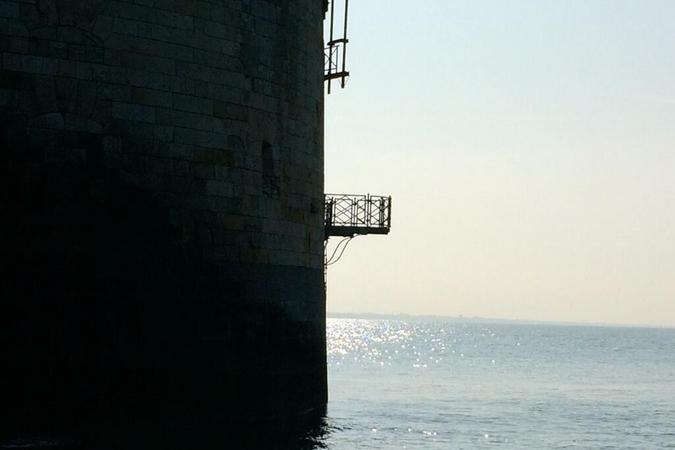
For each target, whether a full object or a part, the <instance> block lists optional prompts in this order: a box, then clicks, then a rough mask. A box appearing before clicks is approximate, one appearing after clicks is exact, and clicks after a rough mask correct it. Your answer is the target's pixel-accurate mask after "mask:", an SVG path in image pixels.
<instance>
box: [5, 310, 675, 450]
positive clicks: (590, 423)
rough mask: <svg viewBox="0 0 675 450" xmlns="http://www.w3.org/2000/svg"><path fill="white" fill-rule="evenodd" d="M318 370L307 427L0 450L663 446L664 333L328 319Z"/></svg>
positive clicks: (670, 420)
mask: <svg viewBox="0 0 675 450" xmlns="http://www.w3.org/2000/svg"><path fill="white" fill-rule="evenodd" d="M328 366H329V384H330V402H329V405H328V412H327V415H326V416H325V417H319V418H316V419H312V420H310V421H308V422H307V423H300V424H297V425H294V426H288V425H287V424H286V425H281V426H280V427H276V428H272V427H271V426H267V425H262V424H261V425H259V426H257V427H255V428H254V429H251V430H242V429H236V430H229V431H228V430H221V429H220V428H221V427H216V428H215V429H213V428H211V429H209V430H208V431H205V430H202V429H200V427H194V429H193V428H191V426H188V427H187V430H186V429H185V428H186V427H185V426H183V427H176V428H182V429H183V430H174V429H173V428H174V426H173V425H172V426H166V427H164V428H163V429H161V430H159V431H158V430H157V429H154V428H153V429H150V428H148V429H147V430H146V428H145V427H144V426H141V427H140V428H136V429H132V431H126V432H122V431H120V430H116V429H114V428H113V430H112V431H107V432H105V433H99V432H98V431H96V430H94V431H91V430H88V431H87V430H83V431H86V432H85V433H84V434H85V435H88V437H87V438H78V439H79V440H69V439H49V438H42V437H36V436H25V437H21V438H20V439H14V440H10V441H0V450H2V449H13V450H14V449H21V448H23V449H32V450H47V449H49V450H62V449H64V450H71V449H76V450H155V449H158V450H185V449H194V450H229V449H233V450H244V449H246V450H249V449H250V450H258V449H261V450H263V449H264V450H318V449H330V450H354V449H404V448H407V449H488V448H489V449H493V448H499V449H549V448H551V449H566V448H579V449H629V448H632V449H661V448H673V449H675V330H672V329H671V330H668V329H640V328H608V327H571V326H542V325H507V324H476V323H468V322H465V323H462V322H456V321H423V320H418V321H413V320H411V321H396V320H352V319H329V320H328ZM176 425H180V424H176Z"/></svg>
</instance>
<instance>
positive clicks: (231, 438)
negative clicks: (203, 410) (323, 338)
mask: <svg viewBox="0 0 675 450" xmlns="http://www.w3.org/2000/svg"><path fill="white" fill-rule="evenodd" d="M328 433H329V429H328V426H327V423H326V417H325V414H314V415H308V416H303V417H299V418H298V417H295V418H292V419H288V420H283V421H279V420H277V421H264V422H258V423H239V424H228V425H223V424H204V423H203V422H199V423H198V422H197V421H193V420H185V419H184V418H181V419H180V421H176V420H166V421H164V422H162V423H142V422H140V421H139V422H137V423H135V424H106V425H86V426H84V427H83V428H82V429H80V430H78V431H75V432H69V433H60V434H52V435H39V434H34V435H23V436H17V435H12V434H5V435H3V436H2V437H1V438H0V450H20V449H31V450H179V449H180V450H224V449H228V450H229V449H233V450H234V449H237V450H238V449H243V450H254V449H261V450H263V449H264V450H315V449H317V450H318V449H325V448H327V446H326V444H325V440H326V438H327V436H328Z"/></svg>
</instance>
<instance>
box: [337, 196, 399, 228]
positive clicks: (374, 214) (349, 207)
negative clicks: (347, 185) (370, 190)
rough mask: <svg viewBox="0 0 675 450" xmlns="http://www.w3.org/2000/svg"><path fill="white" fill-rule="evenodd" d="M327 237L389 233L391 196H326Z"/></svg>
mask: <svg viewBox="0 0 675 450" xmlns="http://www.w3.org/2000/svg"><path fill="white" fill-rule="evenodd" d="M325 206H326V210H325V211H326V215H325V226H326V238H328V237H330V236H356V235H361V234H389V229H390V228H391V197H386V196H382V195H370V194H366V195H352V194H326V195H325Z"/></svg>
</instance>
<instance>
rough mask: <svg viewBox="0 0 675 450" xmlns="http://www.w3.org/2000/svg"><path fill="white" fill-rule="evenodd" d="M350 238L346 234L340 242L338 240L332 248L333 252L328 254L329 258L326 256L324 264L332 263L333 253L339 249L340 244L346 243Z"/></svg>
mask: <svg viewBox="0 0 675 450" xmlns="http://www.w3.org/2000/svg"><path fill="white" fill-rule="evenodd" d="M350 239H351V237H349V236H347V237H345V238H343V239H342V240H341V241H340V242H338V244H337V245H336V246H335V249H334V250H333V253H332V254H331V255H330V258H326V265H328V264H330V263H332V261H333V258H334V257H335V254H336V253H337V252H338V250H339V249H340V246H341V245H343V244H346V242H347V241H349V240H350Z"/></svg>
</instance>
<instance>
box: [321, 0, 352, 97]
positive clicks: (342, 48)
mask: <svg viewBox="0 0 675 450" xmlns="http://www.w3.org/2000/svg"><path fill="white" fill-rule="evenodd" d="M338 1H340V0H330V15H329V18H328V28H329V30H328V33H329V34H328V42H326V47H325V49H324V52H325V67H324V72H323V79H324V81H325V82H326V86H327V88H328V93H329V94H330V93H331V84H332V82H333V80H338V81H339V82H340V86H341V87H342V88H344V87H345V83H346V82H347V77H349V71H348V70H347V44H348V43H349V39H347V19H348V17H349V0H342V3H341V4H340V5H339V6H338V11H337V12H336V9H335V3H336V2H338ZM343 7H344V8H343ZM340 21H342V30H341V31H342V36H341V37H338V36H336V33H337V32H339V31H336V30H335V23H336V22H340Z"/></svg>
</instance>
